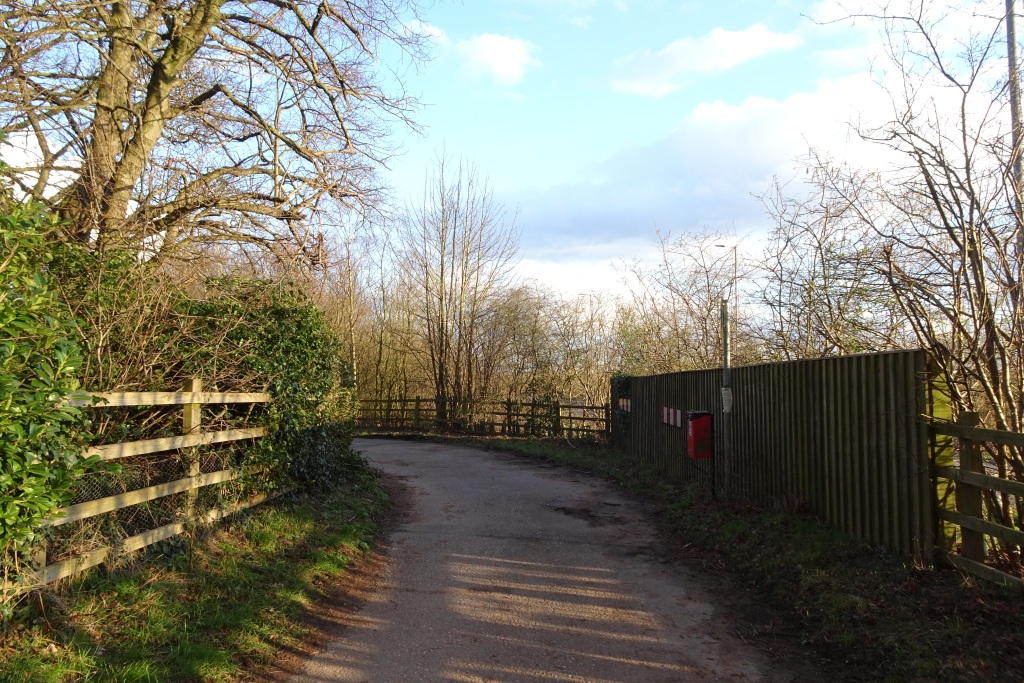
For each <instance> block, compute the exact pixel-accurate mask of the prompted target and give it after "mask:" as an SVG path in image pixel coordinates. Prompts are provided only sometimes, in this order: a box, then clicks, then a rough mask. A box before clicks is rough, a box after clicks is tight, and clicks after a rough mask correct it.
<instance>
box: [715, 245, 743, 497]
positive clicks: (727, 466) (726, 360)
mask: <svg viewBox="0 0 1024 683" xmlns="http://www.w3.org/2000/svg"><path fill="white" fill-rule="evenodd" d="M715 246H716V247H726V246H727V245H725V244H716V245H715ZM738 246H739V243H736V244H733V245H732V281H731V282H730V286H731V288H732V295H733V302H734V305H733V311H734V312H733V315H736V313H735V311H736V310H737V309H738V308H739V288H738V287H737V286H736V285H737V277H736V276H737V262H738V259H737V255H736V251H737V247H738ZM721 316H722V495H723V496H724V497H725V498H729V496H730V495H731V493H732V368H731V360H732V358H731V351H730V348H729V341H730V340H729V298H728V297H722V308H721Z"/></svg>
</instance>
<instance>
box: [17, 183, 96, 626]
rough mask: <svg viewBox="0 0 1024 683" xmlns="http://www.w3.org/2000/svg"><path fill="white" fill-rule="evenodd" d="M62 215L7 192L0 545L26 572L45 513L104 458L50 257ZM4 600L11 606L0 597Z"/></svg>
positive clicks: (64, 500)
mask: <svg viewBox="0 0 1024 683" xmlns="http://www.w3.org/2000/svg"><path fill="white" fill-rule="evenodd" d="M52 228H53V224H52V222H51V220H50V219H49V218H48V217H47V216H46V214H44V213H43V211H42V210H41V209H40V208H39V207H37V206H34V205H31V204H23V203H19V202H16V201H13V200H12V199H11V197H10V195H9V194H7V193H5V194H3V195H2V196H0V243H2V250H0V288H2V289H0V545H2V547H3V571H4V577H3V578H9V577H10V575H11V573H12V570H13V572H17V569H18V567H19V564H20V562H21V561H24V559H25V555H26V553H27V552H29V551H30V550H31V548H32V546H33V544H34V543H35V542H36V540H37V536H38V528H39V522H40V520H42V519H43V518H44V517H46V516H47V515H49V514H51V513H52V512H53V511H54V510H56V509H57V508H60V507H62V506H63V505H65V504H66V503H67V501H68V500H69V499H70V497H71V485H72V484H73V483H74V481H75V480H76V479H78V478H79V477H80V476H81V475H82V474H84V473H85V472H87V471H89V470H90V469H93V468H95V467H97V465H98V459H97V458H91V459H86V458H82V457H81V453H82V445H83V432H82V427H83V425H84V422H83V417H82V414H81V411H80V410H78V409H76V408H72V407H69V406H67V405H65V404H64V401H65V399H67V398H68V397H70V396H71V395H72V394H74V393H75V391H76V390H78V388H79V383H78V380H77V373H78V371H79V369H80V367H81V360H82V356H81V351H80V348H79V346H78V344H77V343H76V342H75V340H74V337H73V334H74V328H73V326H72V325H71V324H70V323H69V322H68V320H67V310H66V308H65V307H64V305H63V304H62V303H61V301H60V299H59V298H58V297H57V296H56V294H55V291H54V285H53V282H52V279H51V277H50V275H49V273H48V270H47V267H46V266H47V263H48V262H49V261H50V256H51V254H52V252H51V250H50V249H49V248H48V244H49V237H50V233H51V230H52ZM0 609H2V606H0Z"/></svg>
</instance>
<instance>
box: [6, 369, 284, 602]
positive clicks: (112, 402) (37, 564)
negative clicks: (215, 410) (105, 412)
mask: <svg viewBox="0 0 1024 683" xmlns="http://www.w3.org/2000/svg"><path fill="white" fill-rule="evenodd" d="M270 401H271V397H270V395H269V394H266V393H226V392H204V391H202V382H201V381H200V380H198V379H192V380H190V381H189V382H188V383H187V385H186V387H185V388H184V390H183V391H174V392H104V393H93V394H89V395H88V396H87V397H86V398H80V399H75V400H72V401H68V403H69V404H71V405H74V406H79V407H89V408H93V409H100V410H102V409H103V408H109V407H148V406H178V405H180V406H182V410H181V425H182V434H181V435H179V436H168V437H161V438H157V439H145V440H141V441H130V442H124V443H116V444H106V445H103V446H97V447H94V448H88V449H86V450H85V451H84V454H85V455H99V456H100V458H101V459H102V460H114V459H118V458H130V457H134V456H140V455H148V454H153V453H160V452H165V451H175V450H181V449H186V448H194V447H196V446H207V445H211V444H221V443H228V442H233V441H241V440H247V439H258V438H261V437H263V436H265V435H266V433H267V430H266V428H265V427H262V426H256V427H245V428H240V429H228V430H221V431H212V432H204V431H202V420H201V407H202V406H203V405H212V404H233V403H252V404H262V403H269V402H270ZM186 460H187V472H186V474H187V476H185V477H183V478H180V479H177V480H174V481H169V482H165V483H162V484H156V485H153V486H147V487H143V488H138V489H134V490H130V491H125V492H124V493H119V494H116V495H112V496H105V497H102V498H97V499H94V500H88V501H85V502H81V503H77V504H75V505H69V506H67V507H64V508H61V509H60V510H57V512H56V513H55V514H54V515H53V516H51V517H50V518H48V519H46V520H44V521H43V526H44V527H59V526H62V525H65V524H69V523H71V522H77V521H81V520H85V519H89V518H92V517H96V516H99V515H105V514H109V513H111V512H114V511H117V510H122V509H125V508H129V507H133V506H136V505H140V504H142V503H146V502H150V501H154V500H158V499H160V498H166V497H168V496H173V495H177V494H186V495H187V496H188V497H187V498H186V500H185V505H184V506H183V508H182V510H181V512H180V514H179V519H178V520H177V521H175V522H173V523H171V524H165V525H163V526H160V527H158V528H155V529H149V530H147V531H145V532H143V533H139V534H134V535H132V536H130V537H128V538H124V539H122V540H120V541H118V542H117V543H116V544H112V545H108V546H104V547H100V548H95V549H93V550H90V551H88V552H83V553H79V554H77V555H75V556H74V557H70V558H67V559H64V560H61V561H59V562H54V563H51V564H47V557H46V549H45V547H42V548H39V549H38V550H37V552H36V554H35V555H34V557H33V565H34V568H33V571H32V572H30V573H28V574H27V575H26V576H23V577H22V582H21V583H19V584H17V585H15V584H12V583H5V584H4V585H3V586H2V591H0V596H3V597H10V596H11V595H14V594H19V593H22V592H24V591H25V590H28V589H31V588H34V587H37V586H40V585H43V584H47V583H51V582H53V581H57V580H58V579H62V578H65V577H68V576H72V575H74V574H76V573H79V572H82V571H85V570H87V569H90V568H92V567H95V566H98V565H100V564H103V563H104V562H108V561H109V560H111V559H112V558H114V557H116V556H117V555H119V554H122V553H126V552H130V551H134V550H140V549H142V548H145V547H147V546H149V545H152V544H154V543H157V542H159V541H163V540H167V539H169V538H172V537H174V536H177V535H180V534H182V533H185V532H186V530H187V529H188V528H189V526H190V525H193V524H196V523H199V524H204V523H212V522H214V521H217V520H219V519H222V518H224V517H226V516H228V515H231V514H234V513H235V512H238V511H240V510H244V509H246V508H249V507H252V506H254V505H258V504H260V503H262V502H264V501H265V500H266V499H267V498H268V495H267V494H259V495H254V496H250V497H248V498H247V499H244V500H239V501H236V502H234V503H233V504H230V505H228V506H226V507H222V508H217V509H212V510H208V511H206V512H203V513H198V514H197V513H196V512H195V509H194V504H195V494H196V492H197V491H198V490H199V489H201V488H205V487H208V486H215V485H221V484H224V483H227V482H230V481H234V480H236V479H238V478H239V477H240V474H241V473H240V472H239V471H238V470H236V469H224V470H219V471H215V472H206V473H203V472H201V468H200V460H199V455H198V453H197V452H196V451H194V450H193V451H190V452H189V453H188V454H187V458H186Z"/></svg>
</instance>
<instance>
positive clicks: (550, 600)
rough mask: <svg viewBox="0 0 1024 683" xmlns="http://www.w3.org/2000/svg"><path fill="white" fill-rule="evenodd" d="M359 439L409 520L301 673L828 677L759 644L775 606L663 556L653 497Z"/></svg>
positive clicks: (520, 463)
mask: <svg viewBox="0 0 1024 683" xmlns="http://www.w3.org/2000/svg"><path fill="white" fill-rule="evenodd" d="M355 447H356V448H357V449H359V450H360V451H362V452H363V454H364V455H365V456H366V457H367V459H368V460H369V461H370V462H371V464H372V465H373V466H374V467H376V468H379V469H380V470H381V471H382V472H383V473H385V475H386V476H388V477H389V478H390V479H391V480H392V481H393V482H394V481H398V482H400V486H402V487H403V489H404V491H403V492H402V497H403V498H404V499H405V501H406V503H405V505H404V510H403V517H402V518H401V519H400V520H399V521H398V523H397V524H396V525H395V526H394V528H393V530H392V531H391V533H390V535H389V537H388V538H387V540H386V543H385V545H386V549H385V554H386V556H387V558H388V561H387V563H386V564H385V565H384V566H383V568H382V569H381V571H380V573H379V574H378V575H377V577H376V585H375V586H374V590H371V591H366V592H364V593H363V595H364V596H365V598H366V600H365V602H363V603H362V604H360V605H358V606H357V608H356V609H355V610H354V611H348V612H347V613H346V616H345V617H344V619H343V624H344V628H343V630H342V631H340V632H339V633H338V634H337V635H338V637H336V638H335V639H334V640H332V641H330V642H329V643H327V645H326V646H325V647H324V649H323V650H322V651H321V652H320V653H319V654H318V655H316V656H314V657H312V658H310V659H308V660H306V661H305V662H304V663H303V664H302V665H301V671H300V672H298V673H296V674H295V675H294V676H292V677H291V678H290V680H291V681H292V683H326V682H328V681H346V682H370V681H372V682H375V683H398V682H400V681H424V682H427V681H429V682H433V681H443V682H449V681H451V682H458V683H485V682H496V681H501V682H503V683H504V682H516V683H519V682H522V683H550V682H552V681H554V682H566V683H574V682H580V683H584V682H585V683H610V682H613V681H614V682H617V683H627V682H628V683H648V682H651V683H654V682H659V683H661V682H665V683H667V682H669V681H672V682H679V681H765V682H770V683H775V682H783V681H785V682H789V681H808V680H821V679H820V678H819V677H818V675H817V674H816V673H815V672H814V671H813V670H812V669H810V668H808V666H806V665H799V663H798V662H797V661H796V660H794V659H793V658H792V657H790V658H789V659H783V660H781V661H779V660H776V659H773V658H772V657H771V656H770V654H771V652H770V651H769V649H768V648H765V647H764V646H763V644H760V643H759V640H758V638H757V636H758V635H759V634H760V633H764V632H767V631H770V630H771V629H773V628H779V622H778V620H777V618H776V617H775V616H774V615H773V614H772V613H771V612H770V611H768V610H766V609H764V608H762V607H759V606H758V605H755V604H750V605H744V604H743V599H742V598H741V597H739V596H732V597H730V596H724V595H723V594H722V585H723V584H722V579H721V578H720V577H707V576H704V575H703V574H702V573H701V572H700V571H697V570H695V569H694V568H692V567H687V566H685V563H679V562H677V561H674V560H673V559H670V557H669V556H667V555H666V554H665V549H664V547H663V543H662V541H661V540H660V538H659V535H658V533H657V528H656V524H655V523H654V520H653V515H654V514H655V511H656V510H655V507H654V506H653V505H652V504H647V503H644V502H643V501H638V500H636V499H634V498H631V497H629V496H626V495H624V494H622V493H621V492H618V491H616V490H615V489H614V488H612V487H611V486H610V485H608V484H607V483H605V482H603V481H601V480H599V479H597V478H594V477H590V476H587V475H584V474H580V473H576V472H572V471H569V470H565V469H561V468H557V467H552V466H547V465H544V464H541V463H537V462H534V461H531V460H527V459H524V458H520V457H517V456H510V455H502V454H496V453H491V452H484V451H479V450H475V449H470V448H465V447H460V446H452V445H446V444H435V443H424V442H409V441H389V440H367V439H358V440H356V443H355ZM737 615H740V616H741V617H742V618H740V619H737Z"/></svg>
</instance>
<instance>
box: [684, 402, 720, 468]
mask: <svg viewBox="0 0 1024 683" xmlns="http://www.w3.org/2000/svg"><path fill="white" fill-rule="evenodd" d="M686 453H687V455H689V456H690V457H691V458H710V457H712V456H713V455H714V454H715V430H714V429H713V428H712V426H711V413H709V412H707V411H704V410H691V411H689V412H687V413H686Z"/></svg>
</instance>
